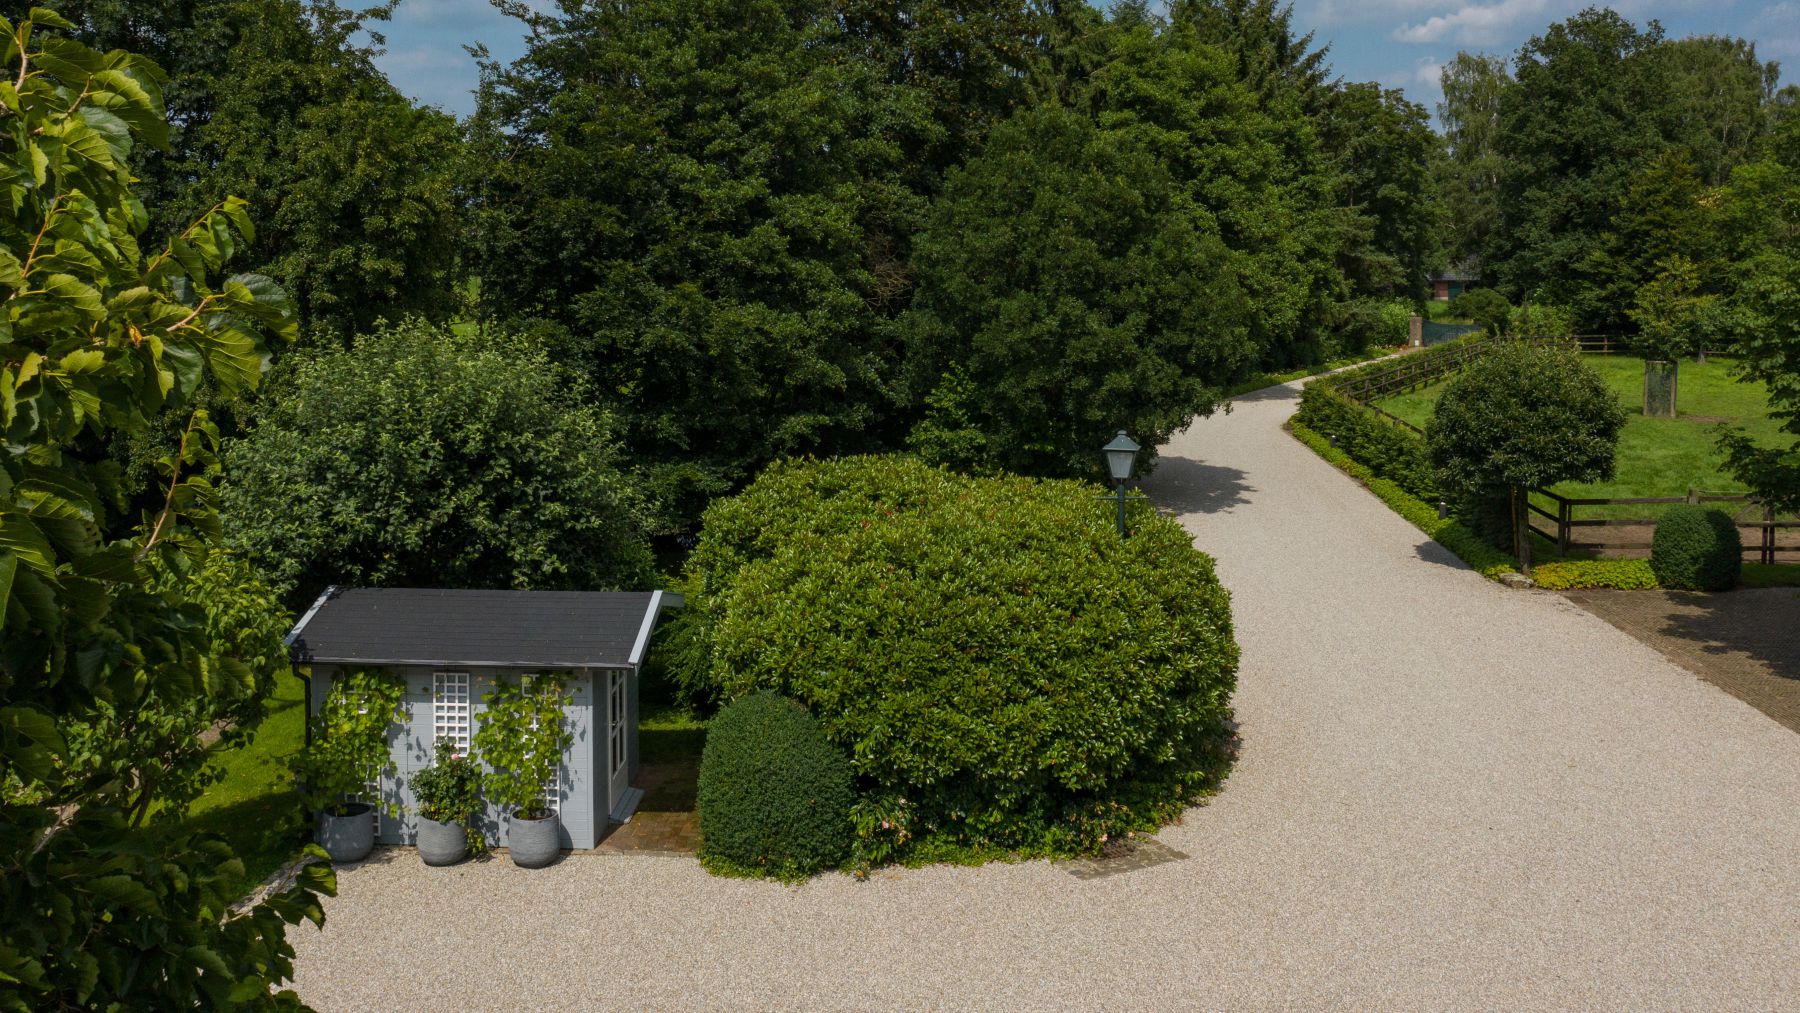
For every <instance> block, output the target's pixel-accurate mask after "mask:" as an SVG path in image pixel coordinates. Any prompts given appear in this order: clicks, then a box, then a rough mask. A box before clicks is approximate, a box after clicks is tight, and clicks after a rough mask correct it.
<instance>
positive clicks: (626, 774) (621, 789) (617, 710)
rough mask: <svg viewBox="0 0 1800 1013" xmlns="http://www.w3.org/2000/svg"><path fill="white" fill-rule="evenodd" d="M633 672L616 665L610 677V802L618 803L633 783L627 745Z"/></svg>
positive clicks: (628, 741)
mask: <svg viewBox="0 0 1800 1013" xmlns="http://www.w3.org/2000/svg"><path fill="white" fill-rule="evenodd" d="M628 678H630V673H629V672H625V671H621V670H619V669H613V670H611V671H610V672H608V674H607V677H606V797H607V805H608V806H613V805H617V804H618V801H619V799H621V798H623V797H624V796H625V789H627V788H629V787H631V763H630V761H629V757H628V756H627V755H626V754H627V747H628V745H629V743H630V738H629V736H630V735H631V725H630V717H631V716H630V715H629V714H628V713H626V711H627V709H628V707H629V704H630V699H629V695H628V693H627V685H628V684H627V683H626V680H627V679H628Z"/></svg>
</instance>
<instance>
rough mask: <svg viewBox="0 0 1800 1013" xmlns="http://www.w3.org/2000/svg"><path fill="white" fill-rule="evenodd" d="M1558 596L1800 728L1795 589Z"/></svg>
mask: <svg viewBox="0 0 1800 1013" xmlns="http://www.w3.org/2000/svg"><path fill="white" fill-rule="evenodd" d="M1564 596H1565V597H1567V598H1568V599H1569V600H1570V601H1572V602H1574V603H1576V604H1577V605H1580V606H1581V607H1582V608H1584V609H1587V610H1588V611H1589V612H1592V613H1593V614H1595V615H1597V616H1599V617H1600V618H1602V619H1604V620H1606V621H1607V622H1609V623H1611V624H1612V625H1614V626H1616V627H1618V628H1619V629H1621V630H1624V631H1625V632H1626V633H1629V634H1631V635H1632V636H1634V637H1636V638H1637V639H1639V640H1641V641H1643V642H1644V643H1646V644H1648V645H1650V646H1651V647H1654V648H1656V650H1657V651H1659V652H1661V653H1662V654H1663V656H1664V657H1667V658H1668V659H1670V660H1671V661H1674V662H1675V663H1676V664H1678V665H1680V666H1681V667H1683V668H1685V669H1687V670H1688V671H1690V672H1692V673H1694V674H1695V675H1697V676H1699V677H1700V678H1702V679H1705V680H1706V681H1707V682H1710V683H1712V684H1713V685H1715V686H1717V687H1719V688H1720V689H1722V690H1724V691H1725V692H1727V693H1730V694H1731V695H1732V696H1735V697H1737V698H1738V699H1739V700H1742V701H1744V702H1745V703H1747V704H1749V705H1750V706H1752V707H1755V708H1756V709H1757V710H1759V711H1762V712H1763V713H1764V714H1767V715H1768V716H1769V717H1771V718H1774V719H1775V720H1776V721H1778V722H1780V723H1781V724H1783V725H1785V726H1787V727H1788V728H1790V729H1792V730H1794V731H1796V732H1800V592H1796V591H1795V590H1794V589H1793V588H1763V589H1749V590H1739V591H1724V592H1720V593H1718V594H1699V593H1696V592H1692V591H1567V592H1564Z"/></svg>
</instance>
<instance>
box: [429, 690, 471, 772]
mask: <svg viewBox="0 0 1800 1013" xmlns="http://www.w3.org/2000/svg"><path fill="white" fill-rule="evenodd" d="M470 731H471V720H470V708H469V673H467V672H433V673H431V745H432V748H433V749H435V748H436V747H437V743H438V740H440V739H449V740H451V741H452V742H455V743H456V748H457V749H458V750H459V751H461V752H464V753H466V752H468V751H469V733H470Z"/></svg>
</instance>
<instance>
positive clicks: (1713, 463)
mask: <svg viewBox="0 0 1800 1013" xmlns="http://www.w3.org/2000/svg"><path fill="white" fill-rule="evenodd" d="M1582 358H1583V359H1584V360H1585V361H1586V362H1587V364H1588V365H1590V366H1592V367H1593V368H1594V369H1595V370H1596V371H1597V372H1599V374H1600V375H1601V376H1602V377H1603V378H1605V380H1606V383H1607V386H1609V387H1611V388H1612V389H1613V390H1614V391H1616V392H1617V393H1618V395H1619V400H1620V402H1622V403H1623V404H1624V406H1625V410H1626V411H1627V412H1628V413H1630V417H1629V419H1628V421H1627V422H1626V423H1625V430H1624V432H1622V433H1621V434H1620V435H1619V458H1618V474H1617V475H1616V476H1615V477H1614V478H1613V480H1612V481H1610V482H1565V483H1563V484H1562V485H1559V486H1556V487H1555V491H1556V492H1558V493H1560V494H1562V495H1564V496H1569V497H1574V498H1581V499H1588V498H1592V499H1601V498H1627V497H1638V496H1681V495H1684V494H1685V493H1686V492H1687V491H1688V489H1690V488H1696V489H1701V490H1704V491H1706V492H1744V491H1746V490H1745V487H1744V486H1743V485H1742V484H1741V483H1739V482H1737V481H1736V480H1734V479H1733V478H1732V477H1731V476H1730V475H1727V474H1726V473H1725V472H1724V471H1723V470H1722V467H1721V464H1722V462H1721V459H1720V456H1719V452H1718V449H1717V447H1716V446H1715V439H1716V437H1717V432H1718V427H1719V425H1720V424H1721V423H1728V424H1731V425H1741V426H1743V427H1745V428H1746V429H1748V430H1749V431H1750V433H1751V435H1752V436H1753V437H1755V438H1756V439H1757V440H1758V441H1759V442H1762V443H1765V444H1777V443H1780V442H1783V441H1784V440H1786V439H1788V437H1786V436H1784V434H1782V432H1781V430H1780V427H1779V425H1778V424H1777V423H1776V422H1775V420H1773V419H1771V418H1769V414H1768V411H1769V401H1768V391H1767V389H1766V388H1764V386H1763V385H1762V384H1761V383H1745V382H1740V381H1738V380H1735V379H1734V378H1733V376H1732V373H1731V369H1730V366H1729V365H1728V364H1727V363H1726V362H1723V361H1720V360H1719V359H1716V358H1715V359H1713V360H1711V361H1709V362H1706V363H1704V364H1702V363H1695V362H1684V363H1682V364H1681V372H1680V381H1679V395H1680V396H1679V401H1678V403H1677V404H1676V410H1677V411H1678V413H1679V414H1678V415H1677V417H1675V418H1673V419H1652V418H1645V417H1644V414H1643V411H1644V387H1643V384H1644V362H1643V360H1642V359H1638V358H1634V357H1631V356H1624V355H1586V356H1582ZM1443 390H1444V384H1437V385H1435V386H1432V387H1427V388H1425V389H1423V390H1419V391H1414V392H1413V393H1410V394H1401V395H1399V396H1396V397H1391V398H1387V399H1385V400H1382V401H1380V402H1377V403H1378V404H1379V405H1380V406H1381V407H1382V408H1384V409H1386V410H1387V411H1389V412H1392V413H1393V414H1395V415H1398V416H1399V417H1400V418H1403V419H1405V420H1407V421H1408V422H1411V423H1412V424H1414V425H1416V426H1419V427H1420V428H1424V427H1425V426H1427V425H1429V424H1430V422H1431V411H1432V407H1433V406H1434V405H1435V404H1436V403H1437V399H1438V396H1439V395H1440V394H1442V393H1443ZM1607 509H1608V510H1611V511H1619V510H1623V511H1626V513H1627V514H1629V515H1632V516H1640V515H1643V514H1644V512H1645V510H1646V509H1650V510H1654V508H1653V507H1652V508H1646V507H1616V508H1607ZM1605 512H1606V511H1601V512H1599V513H1596V512H1594V511H1593V510H1592V509H1590V510H1588V511H1585V512H1584V514H1583V516H1602V515H1604V514H1605ZM1621 516H1623V514H1622V515H1621Z"/></svg>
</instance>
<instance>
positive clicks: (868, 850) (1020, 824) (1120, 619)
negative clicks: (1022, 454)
mask: <svg viewBox="0 0 1800 1013" xmlns="http://www.w3.org/2000/svg"><path fill="white" fill-rule="evenodd" d="M1097 492H1098V490H1097V488H1096V487H1094V486H1092V485H1088V484H1085V483H1077V482H1067V481H1035V480H1031V479H1025V478H1016V477H1007V478H989V479H983V478H967V477H961V476H958V475H955V474H952V473H950V472H948V471H945V470H941V469H937V468H933V467H930V466H928V465H925V464H923V463H921V462H919V461H917V460H914V459H909V458H902V457H862V458H845V459H838V460H833V461H822V462H819V461H814V462H792V463H786V464H778V465H775V466H772V467H771V468H770V469H769V470H768V471H766V472H765V473H764V474H763V475H762V476H760V477H759V478H758V479H757V481H756V482H755V483H754V484H753V485H752V486H751V487H750V488H749V489H747V490H746V491H745V492H744V493H742V494H741V495H738V496H735V497H731V498H729V499H725V500H721V501H719V502H718V503H716V504H714V506H713V507H711V508H710V509H709V510H708V512H707V515H706V526H705V528H704V533H703V535H702V537H701V540H700V544H699V546H698V548H697V549H696V550H695V553H694V556H693V558H692V560H691V563H690V569H689V572H688V575H687V590H688V594H689V597H688V605H687V608H686V609H685V610H684V612H683V614H682V616H681V618H680V619H679V622H680V623H681V624H682V629H681V630H680V631H679V638H678V639H680V640H681V641H683V642H684V643H683V645H682V650H680V651H679V652H678V658H677V659H676V660H675V661H674V662H673V664H675V665H676V666H677V674H678V676H679V677H680V678H681V679H682V680H684V682H685V683H686V685H687V686H688V687H689V688H690V690H692V691H694V692H697V693H700V694H703V695H708V696H711V697H713V698H716V699H720V700H732V699H736V698H738V697H741V696H745V695H747V694H750V693H753V692H756V691H759V690H772V691H774V692H777V693H781V694H783V695H785V696H788V697H791V698H793V699H795V700H798V701H799V702H801V703H802V704H804V705H805V706H806V707H807V708H808V709H809V710H810V711H811V712H812V714H813V715H814V717H815V718H816V719H817V720H818V722H819V725H820V727H821V728H822V729H823V730H824V732H825V736H826V738H827V739H828V740H829V741H831V742H832V743H833V744H834V745H835V746H836V747H837V748H839V749H841V750H844V751H845V752H846V753H847V754H848V755H849V756H850V757H851V758H852V761H853V764H854V769H855V772H856V777H857V793H858V800H857V803H856V806H855V808H854V810H853V817H854V824H855V828H856V853H855V854H856V859H857V860H858V861H860V862H865V863H874V862H883V861H889V860H896V859H905V858H907V857H909V855H919V854H924V853H929V854H932V855H934V856H946V855H950V854H952V853H956V852H960V853H963V854H967V853H971V852H975V853H984V854H992V853H1000V852H1004V851H1011V852H1015V853H1020V854H1033V855H1043V854H1068V853H1076V852H1084V851H1088V850H1091V849H1093V848H1095V847H1097V846H1098V845H1099V844H1100V843H1101V842H1102V841H1104V840H1105V839H1106V838H1107V837H1108V836H1109V835H1113V834H1121V833H1125V832H1128V831H1133V830H1144V829H1151V828H1154V827H1156V826H1158V825H1160V824H1161V823H1163V822H1165V821H1167V820H1169V819H1171V818H1173V817H1175V816H1176V815H1178V814H1179V813H1180V812H1181V811H1182V810H1183V809H1184V808H1185V807H1186V806H1187V805H1189V804H1191V803H1192V802H1194V801H1195V800H1196V799H1197V798H1199V797H1200V796H1201V795H1202V794H1203V793H1204V792H1206V791H1208V790H1210V789H1211V788H1213V787H1214V786H1216V784H1217V783H1218V780H1219V779H1220V777H1222V776H1223V773H1224V771H1225V769H1226V767H1227V764H1228V759H1229V748H1230V739H1229V735H1228V734H1227V733H1225V731H1224V728H1223V724H1222V723H1223V721H1224V720H1225V718H1226V716H1227V715H1228V714H1229V709H1228V708H1229V700H1230V695H1231V691H1232V688H1233V686H1234V685H1235V677H1236V667H1237V647H1236V644H1235V643H1234V642H1233V640H1232V636H1231V612H1230V604H1229V598H1228V596H1227V594H1226V592H1225V591H1224V589H1223V588H1221V587H1220V586H1219V583H1218V580H1217V578H1216V576H1215V575H1214V573H1213V568H1212V562H1211V560H1210V559H1209V558H1208V557H1206V556H1205V555H1203V554H1201V553H1200V552H1198V551H1196V550H1195V549H1194V548H1193V545H1192V540H1191V539H1190V538H1189V536H1188V535H1187V533H1186V532H1185V531H1183V530H1182V529H1181V527H1180V526H1179V525H1177V524H1176V523H1175V522H1174V521H1172V520H1170V519H1167V518H1163V517H1161V516H1159V515H1157V514H1155V513H1153V512H1152V511H1150V510H1148V509H1147V508H1143V507H1141V506H1140V507H1136V508H1134V509H1133V511H1132V512H1131V514H1130V524H1131V534H1130V537H1128V538H1126V539H1123V540H1121V539H1120V538H1119V536H1118V534H1117V533H1116V532H1115V530H1114V528H1113V520H1112V516H1111V514H1110V513H1109V512H1108V510H1107V509H1106V507H1105V504H1102V503H1100V502H1098V501H1097V500H1096V499H1095V494H1096V493H1097Z"/></svg>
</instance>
